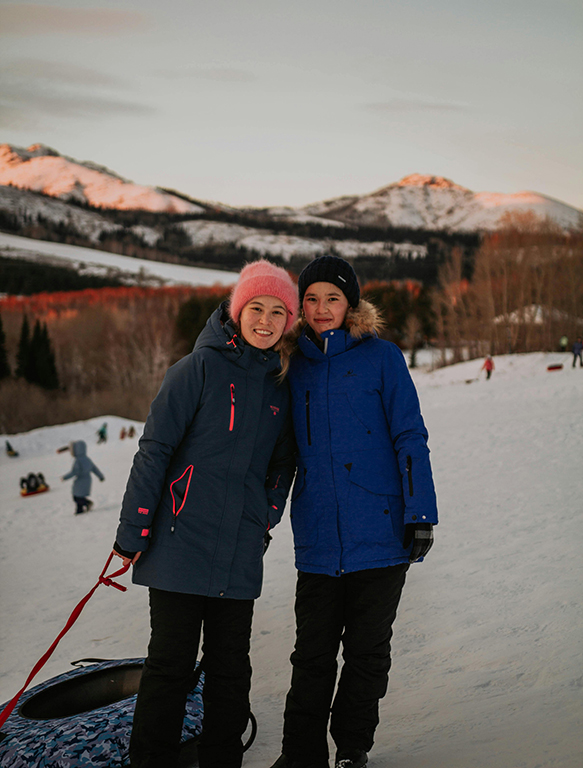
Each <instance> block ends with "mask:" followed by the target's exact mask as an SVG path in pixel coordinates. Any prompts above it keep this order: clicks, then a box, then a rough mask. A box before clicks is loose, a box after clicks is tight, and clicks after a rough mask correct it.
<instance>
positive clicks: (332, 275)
mask: <svg viewBox="0 0 583 768" xmlns="http://www.w3.org/2000/svg"><path fill="white" fill-rule="evenodd" d="M312 283H332V285H335V286H336V287H337V288H340V290H341V291H342V292H343V293H344V295H345V296H346V298H347V299H348V303H349V304H350V306H351V307H357V306H358V302H359V301H360V288H359V287H358V279H357V277H356V272H355V271H354V270H353V269H352V267H351V266H350V264H349V263H348V262H347V261H344V259H341V258H340V257H339V256H319V257H318V258H317V259H314V260H313V261H311V262H310V263H309V264H308V266H307V267H306V268H305V269H304V270H303V271H302V273H301V275H300V277H299V280H298V290H299V292H300V307H301V306H302V303H303V301H304V294H305V292H306V291H307V289H308V287H309V286H310V285H312Z"/></svg>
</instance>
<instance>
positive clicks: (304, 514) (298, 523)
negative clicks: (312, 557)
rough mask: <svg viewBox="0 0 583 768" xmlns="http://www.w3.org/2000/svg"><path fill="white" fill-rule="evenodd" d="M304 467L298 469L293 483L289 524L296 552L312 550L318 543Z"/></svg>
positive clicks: (316, 526) (314, 513)
mask: <svg viewBox="0 0 583 768" xmlns="http://www.w3.org/2000/svg"><path fill="white" fill-rule="evenodd" d="M306 475H307V468H306V467H301V466H300V467H298V474H297V476H296V481H295V483H294V488H293V492H292V504H291V514H290V518H291V524H292V529H293V532H294V545H295V548H296V551H298V550H303V551H305V550H309V549H312V548H313V547H314V546H315V545H316V543H317V541H318V520H317V511H316V508H315V505H314V503H313V501H314V500H313V499H312V500H311V502H310V498H309V496H310V493H309V489H308V488H307V484H306Z"/></svg>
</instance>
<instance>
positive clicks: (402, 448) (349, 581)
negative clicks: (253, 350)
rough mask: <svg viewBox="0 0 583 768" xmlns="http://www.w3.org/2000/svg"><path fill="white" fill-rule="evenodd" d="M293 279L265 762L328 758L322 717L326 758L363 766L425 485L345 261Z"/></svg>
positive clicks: (401, 380) (414, 407) (405, 400)
mask: <svg viewBox="0 0 583 768" xmlns="http://www.w3.org/2000/svg"><path fill="white" fill-rule="evenodd" d="M298 288H299V293H300V302H301V306H302V313H303V318H302V320H300V321H299V323H298V324H297V326H296V328H294V336H295V338H296V340H297V350H296V352H294V354H293V355H292V358H291V364H290V373H289V377H288V378H289V381H290V389H291V397H292V415H293V422H294V429H295V436H296V441H297V452H298V458H297V462H298V471H297V476H296V480H295V485H294V489H293V493H292V508H291V514H292V527H293V532H294V544H295V553H296V567H297V569H298V581H297V590H296V605H295V612H296V644H295V650H294V652H293V654H292V656H291V662H292V681H291V687H290V690H289V693H288V696H287V701H286V706H285V715H284V729H283V752H282V754H281V756H280V757H279V758H278V760H277V761H276V763H275V765H274V766H273V767H272V768H328V741H327V732H328V721H329V720H330V733H331V735H332V738H333V740H334V742H335V743H336V749H337V751H336V762H335V765H336V768H362V766H364V765H365V764H366V762H367V753H368V752H369V750H370V749H371V747H372V745H373V737H374V733H375V729H376V727H377V725H378V721H379V715H378V710H379V700H380V699H381V698H382V697H383V696H384V695H385V693H386V690H387V684H388V673H389V667H390V664H391V655H390V640H391V635H392V625H393V622H394V620H395V617H396V613H397V607H398V604H399V600H400V597H401V592H402V589H403V586H404V584H405V576H406V573H407V570H408V568H409V563H412V562H417V561H419V560H422V559H423V557H424V556H425V555H426V554H427V552H428V551H429V549H430V547H431V545H432V543H433V525H434V524H435V523H437V506H436V498H435V490H434V487H433V479H432V474H431V467H430V463H429V449H428V447H427V431H426V429H425V425H424V423H423V419H422V417H421V412H420V409H419V401H418V398H417V393H416V391H415V387H414V385H413V382H412V380H411V376H410V375H409V371H408V369H407V365H406V364H405V360H404V358H403V354H402V353H401V351H400V350H399V348H398V347H396V346H395V345H394V344H391V343H390V342H388V341H384V340H382V339H380V338H379V337H378V333H377V331H378V330H379V329H380V328H381V327H382V324H381V322H380V318H379V316H378V313H377V311H376V310H375V308H374V307H373V306H372V305H371V304H369V303H368V302H366V301H363V300H361V299H360V290H359V287H358V281H357V278H356V275H355V273H354V270H353V269H352V267H351V266H350V264H348V263H347V262H346V261H344V260H343V259H340V258H338V257H335V256H323V257H320V258H317V259H315V260H314V261H312V262H311V263H310V264H308V266H307V267H306V268H305V269H304V271H303V272H302V274H301V275H300V278H299V283H298ZM341 644H342V646H343V657H344V666H343V668H342V673H341V675H340V679H339V681H338V687H337V689H336V693H335V692H334V691H335V686H336V671H337V660H336V659H337V655H338V650H339V648H340V645H341ZM330 712H331V713H332V715H331V718H330Z"/></svg>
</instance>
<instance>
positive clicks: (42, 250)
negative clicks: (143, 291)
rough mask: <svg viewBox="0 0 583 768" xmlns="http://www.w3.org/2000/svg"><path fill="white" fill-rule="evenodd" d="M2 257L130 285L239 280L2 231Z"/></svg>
mask: <svg viewBox="0 0 583 768" xmlns="http://www.w3.org/2000/svg"><path fill="white" fill-rule="evenodd" d="M0 255H2V256H8V257H12V258H17V259H29V260H31V261H45V262H48V263H53V264H56V265H63V266H72V267H74V268H75V269H76V270H77V271H78V272H81V273H82V274H84V275H88V274H95V275H110V276H114V277H119V278H120V279H121V280H123V282H124V283H125V284H126V285H135V284H140V285H232V284H233V283H235V282H236V281H237V277H238V274H237V273H235V272H227V271H226V270H224V271H223V270H221V269H205V268H203V267H188V266H184V265H182V264H170V263H168V262H165V261H151V260H148V259H135V258H132V257H130V256H120V255H118V254H115V253H109V251H99V250H97V249H96V248H83V247H81V246H79V245H65V244H62V243H51V242H46V241H45V240H33V239H32V238H29V237H18V236H17V235H7V234H5V233H4V232H0ZM0 290H1V289H0Z"/></svg>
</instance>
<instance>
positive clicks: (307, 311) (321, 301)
mask: <svg viewBox="0 0 583 768" xmlns="http://www.w3.org/2000/svg"><path fill="white" fill-rule="evenodd" d="M302 307H303V310H304V315H305V316H306V320H307V323H308V325H309V326H310V328H312V330H313V331H315V333H316V336H317V337H318V338H321V334H322V333H324V331H332V330H334V329H335V328H340V326H341V325H342V323H343V322H344V318H345V317H346V312H347V311H348V299H347V298H346V296H345V295H344V293H343V292H342V291H341V290H340V288H337V287H336V286H335V285H333V284H332V283H312V285H310V286H308V288H307V290H306V293H305V294H304V301H303V304H302Z"/></svg>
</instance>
